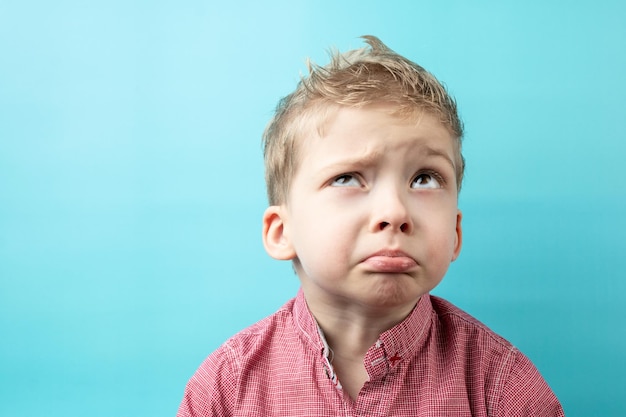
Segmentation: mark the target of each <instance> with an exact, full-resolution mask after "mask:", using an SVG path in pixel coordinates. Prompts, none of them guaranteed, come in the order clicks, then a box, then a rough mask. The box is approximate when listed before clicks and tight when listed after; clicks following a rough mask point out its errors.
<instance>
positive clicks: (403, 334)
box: [293, 289, 432, 379]
mask: <svg viewBox="0 0 626 417" xmlns="http://www.w3.org/2000/svg"><path fill="white" fill-rule="evenodd" d="M431 312H432V304H431V301H430V295H429V294H424V295H423V296H422V297H421V298H420V299H419V301H418V303H417V305H416V306H415V308H414V309H413V310H412V311H411V313H410V314H409V315H408V316H407V317H406V318H405V319H404V320H403V321H401V322H400V323H398V324H397V325H395V326H394V327H392V328H391V329H389V330H387V331H385V332H383V333H382V334H381V335H380V337H379V339H378V342H376V344H375V345H374V346H372V347H371V348H370V349H369V350H368V351H367V354H366V355H365V361H364V364H365V368H366V369H367V371H368V374H369V375H370V379H376V378H377V377H379V376H383V375H384V374H386V373H387V372H389V371H390V370H391V369H393V368H395V367H396V366H398V365H399V364H401V363H402V362H404V361H406V360H410V358H412V357H414V355H415V353H416V352H417V351H419V350H420V349H421V348H422V346H423V345H424V344H425V343H426V340H427V337H428V330H429V329H430V323H431ZM293 319H294V324H295V326H296V328H297V329H298V331H299V333H300V335H301V336H302V338H303V339H304V340H305V341H306V343H308V344H309V346H310V347H311V348H313V349H315V350H316V351H318V352H320V354H321V355H322V356H323V357H324V358H326V359H328V357H329V352H328V346H327V344H326V343H325V341H324V339H323V335H322V333H321V330H320V328H319V326H318V324H317V322H316V321H315V318H314V317H313V314H312V313H311V311H310V310H309V308H308V306H307V303H306V300H305V298H304V292H303V291H302V289H300V290H299V291H298V294H297V296H296V298H295V301H294V305H293Z"/></svg>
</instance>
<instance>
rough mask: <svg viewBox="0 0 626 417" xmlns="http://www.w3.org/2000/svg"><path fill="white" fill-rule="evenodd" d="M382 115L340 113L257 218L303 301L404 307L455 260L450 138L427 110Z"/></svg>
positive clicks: (377, 111)
mask: <svg viewBox="0 0 626 417" xmlns="http://www.w3.org/2000/svg"><path fill="white" fill-rule="evenodd" d="M386 110H388V109H386V108H385V107H384V106H377V107H367V108H362V109H355V108H345V107H339V108H338V111H337V112H336V113H335V115H334V117H333V118H332V119H331V120H329V121H328V122H327V123H326V124H325V125H324V129H323V134H322V136H321V137H320V136H313V137H308V138H304V139H303V140H302V142H301V147H300V150H301V152H300V155H302V157H301V161H300V164H299V166H298V169H297V173H296V175H295V177H294V178H293V181H292V183H291V189H290V194H289V196H288V198H287V203H286V204H284V205H282V206H273V207H270V208H268V210H267V211H266V213H265V217H264V242H265V247H266V249H267V250H268V253H269V254H270V255H271V256H273V257H275V258H278V259H295V260H296V262H295V266H296V270H297V272H298V275H299V277H300V279H301V281H302V286H303V289H304V291H305V294H306V296H307V301H308V302H309V303H310V304H311V303H314V304H316V303H317V304H318V305H320V304H319V303H322V304H323V305H326V306H329V305H330V306H337V307H339V306H342V305H345V306H349V305H351V306H355V305H358V306H362V307H364V308H370V309H371V308H374V309H381V308H382V309H389V308H392V309H393V308H399V309H402V310H409V309H410V308H412V307H413V306H414V305H415V302H416V301H417V300H418V299H419V297H420V296H421V295H423V294H425V293H427V292H429V291H430V290H432V289H433V288H434V287H435V286H436V285H437V284H438V283H439V282H440V281H441V279H442V278H443V276H444V274H445V273H446V271H447V269H448V266H449V264H450V262H451V261H453V260H454V259H456V257H457V256H458V254H459V251H460V248H461V213H460V211H459V210H458V209H457V184H456V175H455V172H456V171H455V166H454V162H453V161H454V160H455V158H454V155H455V148H454V142H453V140H454V139H453V138H452V136H451V135H450V133H449V132H448V131H447V129H446V128H445V127H444V126H443V125H442V124H441V123H440V122H438V121H437V119H435V118H434V117H432V116H430V115H428V114H423V115H421V116H420V117H419V118H417V119H415V118H411V119H403V118H398V117H395V116H392V115H390V114H389V112H388V111H386Z"/></svg>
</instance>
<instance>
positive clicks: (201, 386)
mask: <svg viewBox="0 0 626 417" xmlns="http://www.w3.org/2000/svg"><path fill="white" fill-rule="evenodd" d="M236 380H237V372H236V363H235V360H234V358H233V355H232V351H231V350H230V349H229V347H228V346H227V345H223V346H221V347H220V348H219V349H217V350H216V351H215V352H213V353H212V354H211V355H210V356H209V357H208V358H207V359H206V360H205V361H204V362H203V363H202V365H200V367H199V368H198V370H197V371H196V373H195V374H194V375H193V376H192V377H191V379H190V380H189V382H188V383H187V386H186V387H185V393H184V395H183V400H182V402H181V404H180V407H179V409H178V414H177V415H176V416H177V417H218V416H219V417H227V416H231V415H232V414H233V410H234V406H235V404H236V397H237V388H236Z"/></svg>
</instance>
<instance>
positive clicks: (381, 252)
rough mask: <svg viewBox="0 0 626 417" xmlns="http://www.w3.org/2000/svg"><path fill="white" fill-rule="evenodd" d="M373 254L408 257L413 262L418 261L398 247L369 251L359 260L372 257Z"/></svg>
mask: <svg viewBox="0 0 626 417" xmlns="http://www.w3.org/2000/svg"><path fill="white" fill-rule="evenodd" d="M375 256H386V257H388V258H409V259H412V260H413V261H414V262H415V263H418V262H417V260H416V259H415V258H414V257H412V256H411V255H409V254H408V253H406V252H404V251H402V250H399V249H382V250H379V251H377V252H374V253H371V254H369V255H368V256H366V257H365V258H363V260H362V261H361V262H364V261H366V260H367V259H369V258H373V257H375Z"/></svg>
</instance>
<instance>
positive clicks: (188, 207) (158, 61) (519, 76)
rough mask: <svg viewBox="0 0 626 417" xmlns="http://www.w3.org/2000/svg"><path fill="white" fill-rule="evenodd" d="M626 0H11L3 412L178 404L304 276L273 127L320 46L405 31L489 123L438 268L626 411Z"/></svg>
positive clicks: (488, 317)
mask: <svg viewBox="0 0 626 417" xmlns="http://www.w3.org/2000/svg"><path fill="white" fill-rule="evenodd" d="M624 4H626V3H623V2H618V1H587V0H582V1H524V2H504V1H491V2H489V1H474V2H466V1H421V2H420V1H364V0H361V1H355V0H349V1H330V0H324V1H312V0H308V1H275V2H264V3H262V2H254V1H249V2H220V3H216V2H210V1H199V0H183V1H166V0H163V1H119V0H106V1H105V0H102V1H68V0H59V1H54V2H52V1H50V2H44V1H34V0H26V1H7V0H4V1H2V0H0V415H2V416H7V417H8V416H11V417H14V416H47V417H54V416H74V415H75V416H90V417H98V416H103V417H104V416H106V417H110V416H172V415H174V414H175V412H176V409H177V407H178V403H179V401H180V399H181V396H182V392H183V388H184V385H185V383H186V381H187V379H188V378H189V377H190V376H191V374H192V373H193V372H194V370H195V369H196V368H197V366H198V365H199V364H200V362H201V361H202V359H203V358H204V357H206V355H208V354H209V353H210V352H211V351H212V350H213V349H215V348H216V347H217V346H218V345H219V344H220V343H221V342H222V341H223V340H224V339H225V338H226V337H228V336H230V335H231V334H233V333H234V332H236V331H237V330H239V329H241V328H242V327H244V326H247V325H249V324H251V323H252V322H254V321H256V320H258V319H260V318H262V317H264V316H265V315H267V314H270V313H271V312H273V311H274V310H276V309H277V308H278V307H279V306H280V305H282V304H283V302H284V301H286V300H287V299H288V298H290V297H291V296H293V295H294V294H295V292H296V290H297V287H298V284H297V279H296V277H295V276H293V274H292V272H291V269H290V265H289V264H287V263H280V262H278V261H273V260H271V259H270V258H269V257H268V256H267V255H266V254H265V252H264V250H263V248H262V244H261V238H260V232H261V222H260V220H261V215H262V212H263V210H264V208H265V192H264V184H263V172H262V162H261V151H260V134H261V132H262V130H263V128H264V126H265V123H266V122H267V120H268V119H269V117H270V115H271V113H272V109H273V107H274V105H275V103H276V101H277V100H278V98H279V97H281V96H283V95H285V94H287V93H288V92H290V91H291V89H292V88H293V87H294V86H295V83H296V81H297V79H298V74H299V73H300V72H303V71H305V65H304V60H305V58H306V57H307V56H311V57H312V58H313V59H315V60H316V61H319V62H322V63H323V62H326V55H325V50H326V49H327V48H328V47H331V46H336V47H338V48H339V49H342V50H345V49H348V48H353V47H359V46H361V41H360V40H359V39H358V36H359V35H362V34H374V35H377V36H379V37H380V38H382V40H383V41H385V42H386V43H387V44H388V45H390V46H391V47H392V48H393V49H395V50H396V51H398V52H400V53H403V54H405V55H407V56H408V57H410V58H412V59H413V60H415V61H417V62H419V63H420V64H422V65H423V66H425V67H426V68H428V69H430V70H431V71H432V72H434V73H435V74H436V75H437V76H438V77H439V78H440V79H442V80H443V81H444V82H445V83H446V84H447V85H448V86H449V88H450V90H451V91H452V93H453V94H454V95H455V96H456V98H457V100H458V102H459V106H460V109H461V113H462V116H463V118H464V120H465V123H466V130H467V135H466V142H465V155H466V158H467V161H468V168H467V177H466V178H467V179H466V182H465V185H464V189H463V191H462V194H461V201H460V204H461V208H462V209H463V211H464V215H465V217H464V226H465V227H464V237H465V242H464V248H463V253H462V254H461V257H460V259H459V260H458V261H457V262H455V263H454V264H453V266H452V268H451V270H450V272H449V274H448V276H447V278H446V279H445V280H444V282H443V283H442V284H441V285H440V287H438V288H437V289H436V291H435V292H436V293H437V294H439V295H442V296H444V297H446V298H448V299H449V300H451V301H452V302H454V303H455V304H457V305H459V306H460V307H462V308H464V309H465V310H467V311H468V312H470V313H471V314H473V315H474V316H476V317H477V318H479V319H480V320H482V321H483V322H485V323H486V324H487V325H489V326H491V327H492V328H493V329H494V330H496V331H497V332H499V333H501V334H502V335H503V336H505V337H506V338H508V339H509V340H511V341H512V342H513V343H515V344H516V345H517V346H519V347H520V348H521V349H522V350H523V351H524V352H525V353H526V354H527V355H528V356H529V357H530V358H531V359H532V360H533V361H534V362H535V364H536V365H537V367H538V368H539V369H540V371H541V372H542V373H543V375H544V376H545V378H546V379H547V380H548V382H549V383H550V384H551V386H552V387H553V389H554V391H555V392H556V393H557V395H558V396H559V397H560V399H561V400H562V402H563V405H564V407H565V410H566V413H567V415H568V417H576V416H580V417H582V416H602V417H609V416H616V417H618V416H619V417H623V416H625V415H626V405H625V403H624V393H625V392H626V361H625V360H624V354H625V353H626V325H625V324H624V319H625V318H626V264H625V262H624V258H623V256H624V252H625V249H626V245H625V243H624V236H625V235H626V220H625V219H626V185H625V184H624V178H626V164H624V157H625V155H626V127H625V126H626V124H625V123H624V114H625V113H624V112H625V110H626V105H625V104H624V97H625V96H626V77H625V74H626V52H625V51H626V24H625V23H624V22H626V6H625V5H624Z"/></svg>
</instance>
